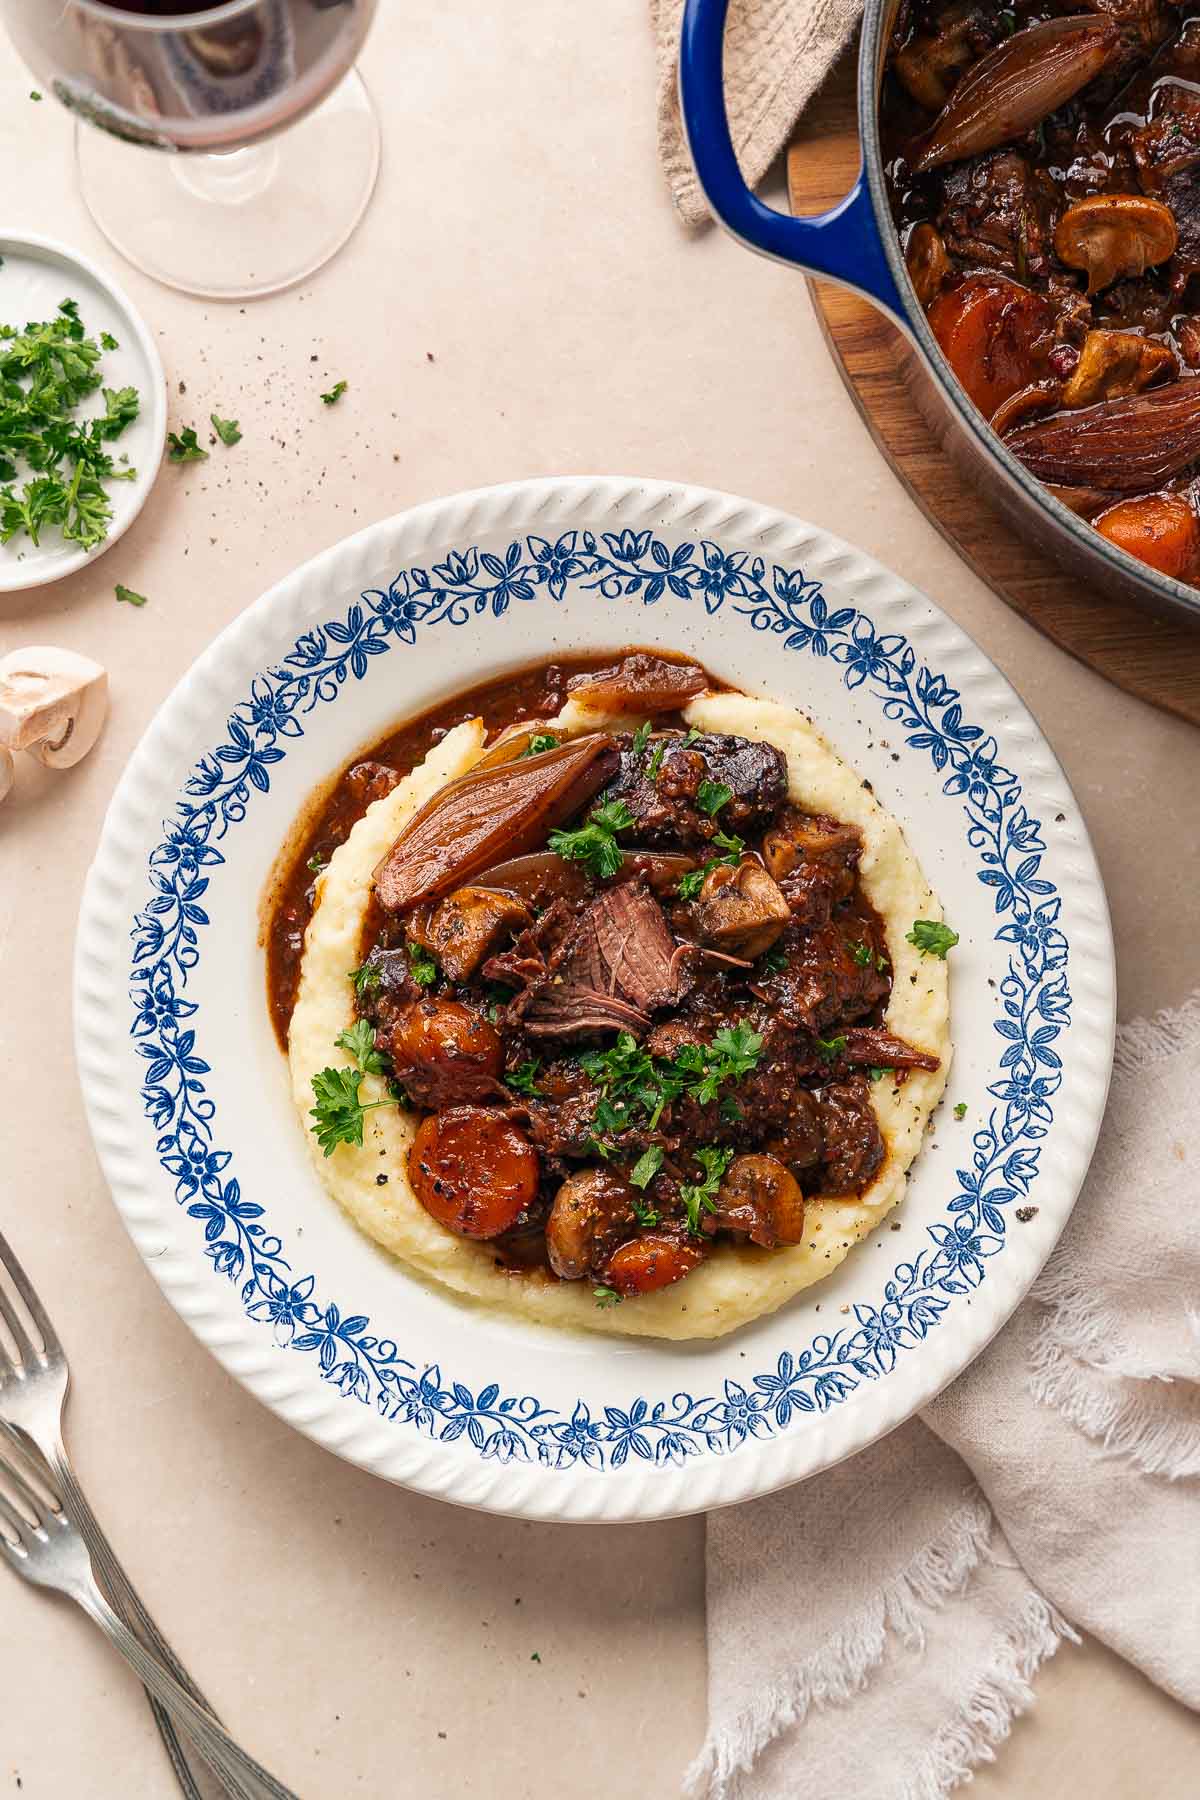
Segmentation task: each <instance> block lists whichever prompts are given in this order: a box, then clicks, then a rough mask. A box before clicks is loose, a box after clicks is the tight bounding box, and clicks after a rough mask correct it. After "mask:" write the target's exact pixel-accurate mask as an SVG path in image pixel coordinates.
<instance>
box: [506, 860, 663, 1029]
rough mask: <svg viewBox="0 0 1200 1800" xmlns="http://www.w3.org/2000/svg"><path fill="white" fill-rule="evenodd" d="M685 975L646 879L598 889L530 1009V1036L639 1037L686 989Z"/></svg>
mask: <svg viewBox="0 0 1200 1800" xmlns="http://www.w3.org/2000/svg"><path fill="white" fill-rule="evenodd" d="M685 981H686V974H685V971H684V969H683V967H682V964H681V962H680V959H679V958H678V956H677V955H676V945H675V940H674V939H673V938H672V936H671V933H670V931H669V930H668V928H667V921H666V919H665V918H664V917H663V910H662V907H661V906H660V905H659V904H658V901H657V900H656V899H655V898H654V896H653V895H652V894H651V893H649V892H648V890H647V889H646V888H645V887H643V886H642V885H641V884H640V882H631V881H626V882H622V883H621V884H620V886H618V887H613V888H608V889H606V890H605V891H604V892H603V893H601V894H599V895H598V896H597V897H596V899H595V900H593V901H592V903H591V905H590V906H589V907H588V908H587V910H586V912H585V913H584V914H583V916H582V918H581V919H580V920H579V923H578V926H577V927H576V930H575V932H574V934H573V935H572V937H571V938H570V939H569V940H568V942H567V944H566V945H565V947H564V954H563V956H562V959H561V961H560V963H559V966H558V967H557V969H556V970H555V971H554V972H553V973H552V974H551V975H550V978H549V980H547V981H545V982H543V983H542V985H541V986H540V987H539V990H538V992H537V993H536V994H535V995H534V996H533V998H532V999H531V1000H530V1002H529V1004H528V1006H526V1008H525V1010H524V1024H525V1029H526V1031H528V1032H529V1034H530V1036H531V1037H557V1038H566V1037H581V1036H588V1035H590V1034H591V1033H593V1032H597V1031H632V1032H634V1033H635V1034H640V1033H641V1032H643V1031H645V1029H646V1027H647V1026H648V1025H649V1023H650V1017H649V1015H650V1014H651V1013H652V1012H653V1011H655V1010H656V1009H657V1008H658V1007H662V1006H669V1005H671V1004H673V1003H674V1002H675V1001H677V1000H678V999H679V998H680V997H681V994H682V991H683V985H684V983H685Z"/></svg>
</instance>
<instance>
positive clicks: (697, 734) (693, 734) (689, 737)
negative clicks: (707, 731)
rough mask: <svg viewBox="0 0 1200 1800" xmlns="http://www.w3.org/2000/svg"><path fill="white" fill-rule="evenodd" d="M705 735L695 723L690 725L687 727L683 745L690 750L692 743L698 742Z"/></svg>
mask: <svg viewBox="0 0 1200 1800" xmlns="http://www.w3.org/2000/svg"><path fill="white" fill-rule="evenodd" d="M703 736H704V733H703V732H702V731H697V730H696V727H695V726H694V725H689V726H688V728H687V732H686V733H685V735H684V739H683V744H682V746H681V747H682V748H683V749H684V750H690V749H691V747H692V745H693V744H698V743H699V741H700V739H701V738H702V737H703Z"/></svg>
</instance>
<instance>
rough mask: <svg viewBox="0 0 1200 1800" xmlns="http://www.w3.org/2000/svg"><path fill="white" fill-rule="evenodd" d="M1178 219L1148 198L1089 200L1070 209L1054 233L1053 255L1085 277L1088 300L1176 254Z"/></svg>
mask: <svg viewBox="0 0 1200 1800" xmlns="http://www.w3.org/2000/svg"><path fill="white" fill-rule="evenodd" d="M1178 242H1179V232H1178V230H1177V228H1176V225H1175V215H1174V213H1173V212H1172V211H1171V209H1170V207H1169V206H1164V205H1163V203H1162V201H1161V200H1151V199H1150V198H1149V196H1148V195H1146V194H1089V195H1088V197H1087V199H1086V200H1076V202H1075V203H1074V205H1073V206H1068V208H1067V210H1066V212H1065V213H1064V214H1063V216H1062V218H1061V219H1060V220H1059V221H1058V224H1057V225H1056V226H1055V228H1054V254H1055V255H1056V256H1057V257H1058V259H1059V261H1060V262H1064V263H1066V265H1067V267H1068V268H1071V269H1083V270H1085V271H1086V273H1087V278H1088V288H1087V291H1088V293H1089V294H1098V293H1099V292H1100V290H1101V288H1106V287H1109V286H1111V284H1112V283H1113V282H1114V281H1119V280H1120V279H1121V278H1122V277H1124V276H1128V275H1134V276H1137V275H1144V274H1145V273H1146V270H1147V269H1151V268H1153V267H1154V265H1155V264H1156V263H1160V262H1166V260H1167V258H1168V257H1169V256H1173V255H1174V254H1175V246H1176V244H1177V243H1178Z"/></svg>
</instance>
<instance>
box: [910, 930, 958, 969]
mask: <svg viewBox="0 0 1200 1800" xmlns="http://www.w3.org/2000/svg"><path fill="white" fill-rule="evenodd" d="M905 935H906V936H907V938H908V941H909V943H910V944H915V945H916V947H917V949H918V950H919V951H920V952H921V955H922V956H937V957H940V959H941V960H942V962H945V960H946V952H947V951H948V950H953V948H954V946H955V944H957V942H958V933H957V931H951V929H950V927H949V926H948V925H944V924H943V923H942V921H941V920H940V919H914V920H913V928H912V930H911V931H910V932H907V933H906V934H905Z"/></svg>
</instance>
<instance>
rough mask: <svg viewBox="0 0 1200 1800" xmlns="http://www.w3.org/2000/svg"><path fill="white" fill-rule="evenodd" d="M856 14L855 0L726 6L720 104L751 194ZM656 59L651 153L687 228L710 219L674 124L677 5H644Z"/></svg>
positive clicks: (672, 1)
mask: <svg viewBox="0 0 1200 1800" xmlns="http://www.w3.org/2000/svg"><path fill="white" fill-rule="evenodd" d="M861 11H862V0H732V4H731V6H730V8H729V23H728V26H727V28H726V32H725V104H726V106H727V108H728V110H729V128H730V131H731V133H732V136H733V146H734V149H735V150H736V151H737V154H738V161H739V162H740V163H741V165H742V173H743V175H745V177H746V180H747V181H748V182H749V183H750V185H751V186H752V187H753V186H755V185H756V184H757V183H758V182H759V181H761V180H762V178H763V176H764V175H765V174H766V172H767V169H768V168H769V167H770V165H771V163H772V162H773V160H774V159H775V157H776V156H778V154H779V152H780V151H781V150H782V149H783V147H784V145H785V144H786V143H787V141H788V138H789V137H790V135H791V131H792V127H793V125H795V123H796V120H797V119H798V118H799V117H800V114H801V112H802V111H803V110H804V107H805V105H806V103H807V102H808V100H809V98H810V96H811V95H812V94H813V93H815V92H816V90H817V88H818V87H819V86H820V85H821V82H822V81H823V80H824V79H825V76H826V75H827V73H828V72H829V68H830V65H831V64H832V62H833V60H834V58H835V57H836V56H837V53H838V51H839V50H840V49H841V47H842V45H843V44H844V43H845V42H846V39H847V38H848V37H849V36H850V32H851V30H852V29H853V27H854V25H855V23H856V22H857V19H858V16H859V14H860V13H861ZM650 14H651V19H652V22H653V26H654V36H655V42H656V46H657V56H658V153H659V157H660V158H661V161H662V166H663V169H664V172H665V173H666V177H667V180H668V181H669V182H670V184H671V192H672V193H673V194H674V196H675V204H676V206H677V207H678V208H679V212H680V216H681V218H682V219H683V221H684V223H685V224H686V225H701V224H703V223H704V221H705V220H706V219H708V218H709V216H710V214H709V210H708V206H707V204H706V202H705V199H704V196H703V194H702V193H701V192H700V187H699V184H698V183H697V181H696V176H695V172H694V170H693V168H692V163H691V158H690V156H689V155H688V147H687V142H686V140H685V138H684V135H683V127H682V126H681V124H680V122H679V99H678V95H677V93H676V83H677V81H678V79H679V25H680V20H681V19H682V17H683V0H650Z"/></svg>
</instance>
